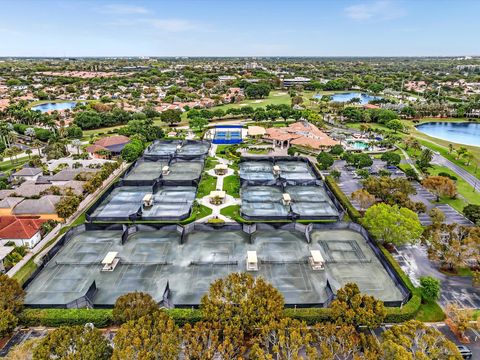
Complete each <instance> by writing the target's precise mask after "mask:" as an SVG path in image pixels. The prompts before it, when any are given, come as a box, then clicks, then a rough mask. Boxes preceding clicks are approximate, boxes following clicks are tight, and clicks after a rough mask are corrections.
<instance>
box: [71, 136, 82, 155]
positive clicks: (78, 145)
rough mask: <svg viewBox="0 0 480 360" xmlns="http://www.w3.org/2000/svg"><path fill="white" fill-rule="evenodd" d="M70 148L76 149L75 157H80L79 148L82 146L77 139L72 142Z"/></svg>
mask: <svg viewBox="0 0 480 360" xmlns="http://www.w3.org/2000/svg"><path fill="white" fill-rule="evenodd" d="M72 146H73V147H74V148H77V155H80V146H82V142H81V141H80V140H78V139H74V140H72Z"/></svg>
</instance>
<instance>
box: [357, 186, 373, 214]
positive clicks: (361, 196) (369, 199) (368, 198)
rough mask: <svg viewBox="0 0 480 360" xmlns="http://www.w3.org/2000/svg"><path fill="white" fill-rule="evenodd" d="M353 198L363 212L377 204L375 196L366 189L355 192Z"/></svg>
mask: <svg viewBox="0 0 480 360" xmlns="http://www.w3.org/2000/svg"><path fill="white" fill-rule="evenodd" d="M351 198H352V200H354V201H358V203H359V204H360V210H361V211H365V210H366V209H368V208H369V207H370V206H372V205H373V204H374V203H375V196H374V195H372V194H370V193H369V192H368V191H366V190H364V189H358V190H356V191H354V192H353V193H352V195H351Z"/></svg>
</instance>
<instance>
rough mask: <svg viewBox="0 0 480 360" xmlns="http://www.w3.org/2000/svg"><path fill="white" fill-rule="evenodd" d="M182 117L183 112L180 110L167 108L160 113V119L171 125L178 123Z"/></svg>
mask: <svg viewBox="0 0 480 360" xmlns="http://www.w3.org/2000/svg"><path fill="white" fill-rule="evenodd" d="M181 118H182V112H181V111H180V110H165V111H164V112H162V113H161V115H160V119H161V120H162V121H163V122H165V123H167V124H169V125H170V126H173V125H174V124H178V123H179V122H180V121H181Z"/></svg>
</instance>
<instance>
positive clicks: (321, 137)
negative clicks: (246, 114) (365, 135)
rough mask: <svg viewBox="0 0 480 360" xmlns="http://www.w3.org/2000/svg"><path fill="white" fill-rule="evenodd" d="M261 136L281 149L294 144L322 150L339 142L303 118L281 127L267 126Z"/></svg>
mask: <svg viewBox="0 0 480 360" xmlns="http://www.w3.org/2000/svg"><path fill="white" fill-rule="evenodd" d="M263 138H264V139H265V140H269V141H272V142H273V145H274V146H275V147H280V148H281V149H283V148H284V147H286V148H289V147H290V146H291V145H296V146H302V147H306V148H309V149H313V150H324V149H328V148H331V147H332V146H334V145H337V144H339V142H338V141H336V140H333V139H332V138H331V137H330V136H328V135H327V134H325V133H324V132H323V131H321V130H320V129H319V128H318V127H316V126H315V125H313V124H311V123H309V122H308V121H304V120H301V121H297V122H295V123H293V124H290V125H289V126H287V127H283V128H275V127H272V128H268V129H267V130H266V134H265V136H264V137H263Z"/></svg>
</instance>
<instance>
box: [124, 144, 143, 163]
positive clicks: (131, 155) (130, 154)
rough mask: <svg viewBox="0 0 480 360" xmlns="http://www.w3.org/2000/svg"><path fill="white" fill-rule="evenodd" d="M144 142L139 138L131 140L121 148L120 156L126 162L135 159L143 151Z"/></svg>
mask: <svg viewBox="0 0 480 360" xmlns="http://www.w3.org/2000/svg"><path fill="white" fill-rule="evenodd" d="M143 150H144V144H143V142H142V141H140V140H136V139H135V140H132V141H130V142H129V143H128V144H127V145H125V147H124V148H123V150H122V158H123V160H125V161H126V162H133V161H135V160H137V159H138V158H139V157H140V156H141V155H142V153H143Z"/></svg>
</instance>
